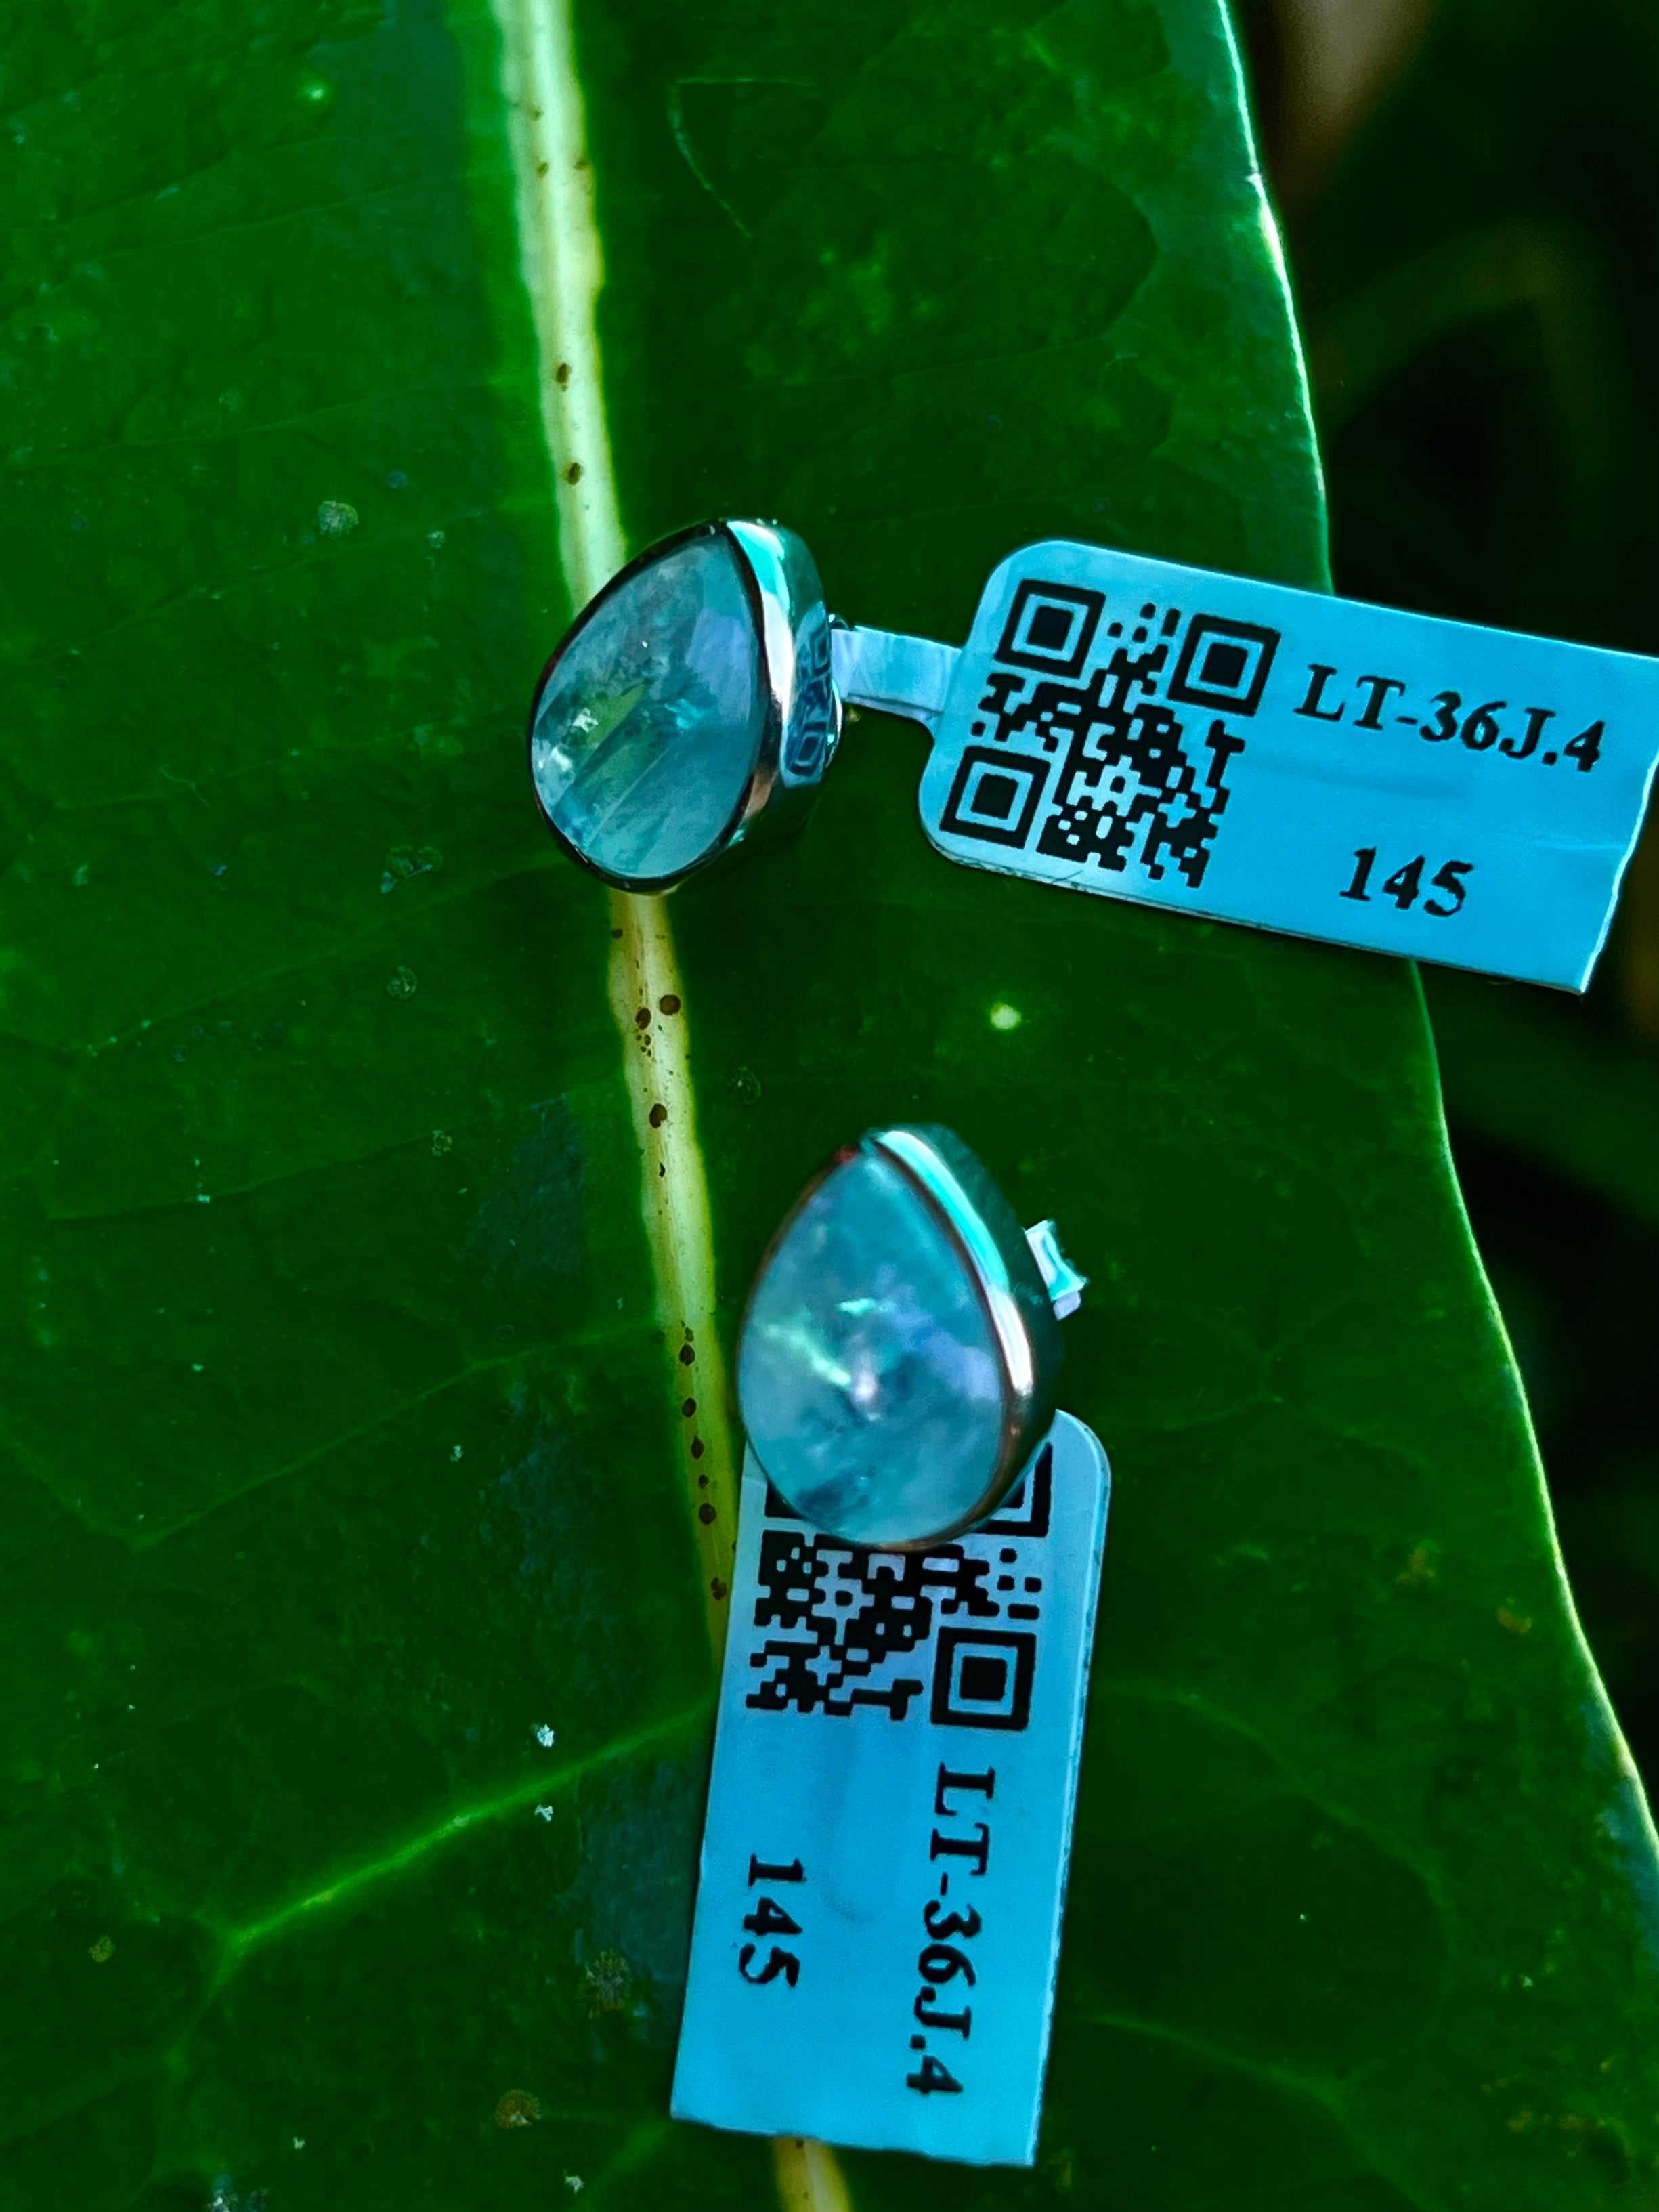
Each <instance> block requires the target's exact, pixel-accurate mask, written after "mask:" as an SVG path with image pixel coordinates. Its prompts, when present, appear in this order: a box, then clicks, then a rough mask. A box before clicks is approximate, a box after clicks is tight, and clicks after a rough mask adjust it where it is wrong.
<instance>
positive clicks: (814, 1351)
mask: <svg viewBox="0 0 1659 2212" xmlns="http://www.w3.org/2000/svg"><path fill="white" fill-rule="evenodd" d="M738 1400H739V1403H740V1407H741V1410H742V1415H743V1423H744V1429H745V1430H746V1431H747V1432H748V1437H749V1442H750V1446H751V1447H752V1449H753V1450H754V1453H755V1455H756V1457H757V1459H758V1460H759V1461H760V1463H761V1465H762V1466H763V1468H765V1470H766V1473H767V1474H768V1476H769V1478H770V1480H771V1481H772V1482H773V1483H774V1484H775V1486H776V1487H777V1488H778V1490H779V1491H781V1492H782V1494H783V1496H784V1497H785V1498H787V1500H788V1501H789V1503H790V1504H791V1505H793V1507H794V1508H795V1510H797V1511H798V1512H799V1513H801V1514H804V1515H805V1516H806V1518H807V1519H808V1520H811V1521H812V1522H816V1523H817V1526H818V1527H819V1528H825V1529H828V1530H829V1531H831V1532H832V1533H833V1534H836V1535H840V1536H845V1537H848V1538H849V1539H851V1540H852V1541H855V1542H858V1543H864V1544H884V1543H885V1544H898V1543H914V1542H915V1541H919V1540H921V1539H924V1538H926V1537H927V1536H929V1535H931V1534H935V1533H937V1532H939V1531H940V1530H945V1529H950V1528H959V1527H961V1526H962V1525H963V1523H965V1522H967V1521H968V1520H969V1518H971V1516H973V1514H974V1513H975V1511H976V1510H982V1508H983V1504H984V1500H985V1498H986V1493H987V1487H988V1486H989V1485H990V1483H991V1482H992V1480H993V1479H994V1475H995V1472H996V1469H997V1466H998V1462H999V1457H1000V1451H1001V1447H1002V1438H1003V1428H1004V1422H1005V1419H1006V1394H1005V1381H1004V1372H1003V1365H1002V1360H1001V1358H1000V1352H999V1350H998V1346H997V1341H996V1337H995V1334H994V1328H993V1326H992V1322H991V1320H990V1316H988V1314H987V1311H986V1309H985V1306H984V1304H983V1301H982V1299H981V1293H980V1290H979V1287H978V1285H977V1283H976V1282H975V1279H974V1277H973V1276H972V1275H971V1273H969V1268H968V1267H967V1266H966V1264H965V1263H964V1261H963V1258H962V1256H961V1255H960V1253H959V1251H958V1249H957V1246H956V1244H955V1243H953V1241H952V1239H951V1237H950V1235H949V1234H948V1232H947V1231H946V1230H945V1226H944V1224H943V1223H942V1221H941V1220H940V1219H939V1216H938V1214H937V1213H936V1212H934V1211H933V1208H932V1207H931V1206H929V1205H928V1203H927V1200H924V1199H923V1197H922V1196H921V1194H920V1192H919V1191H918V1190H917V1189H916V1188H915V1185H914V1183H912V1182H910V1181H909V1179H908V1177H907V1176H904V1175H902V1173H901V1172H900V1171H899V1170H897V1169H896V1168H895V1167H894V1166H893V1165H892V1164H890V1162H889V1161H888V1160H887V1159H886V1158H884V1157H883V1156H882V1155H881V1154H880V1153H879V1152H876V1151H873V1150H872V1149H867V1148H866V1149H861V1150H860V1151H859V1152H855V1153H854V1154H853V1155H852V1157H850V1158H848V1159H846V1160H844V1161H842V1163H841V1164H839V1165H838V1166H836V1167H835V1168H833V1169H832V1170H830V1172H829V1175H828V1176H825V1177H824V1179H823V1182H820V1183H819V1184H818V1185H817V1188H815V1189H814V1190H813V1191H811V1193H810V1194H809V1195H808V1197H807V1198H806V1200H805V1202H804V1204H803V1205H802V1206H801V1207H800V1209H799V1212H797V1214H796V1215H795V1217H794V1218H793V1221H792V1222H791V1223H790V1224H789V1225H788V1227H787V1229H786V1231H784V1234H783V1236H782V1237H781V1240H780V1242H779V1243H778V1244H777V1245H776V1247H775V1249H774V1251H773V1253H772V1256H771V1260H770V1262H769V1265H768V1267H767V1269H766V1272H765V1273H764V1274H763V1276H762V1278H761V1279H760V1281H759V1282H758V1283H757V1285H756V1287H755V1291H754V1294H753V1296H752V1297H751V1299H750V1306H749V1313H748V1316H747V1319H746V1321H745V1323H744V1335H743V1342H742V1346H741V1347H740V1350H739V1353H738Z"/></svg>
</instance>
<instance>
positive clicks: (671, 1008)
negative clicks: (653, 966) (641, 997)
mask: <svg viewBox="0 0 1659 2212" xmlns="http://www.w3.org/2000/svg"><path fill="white" fill-rule="evenodd" d="M679 1010H680V1002H679V1000H678V998H677V997H676V996H675V994H674V993H673V992H672V991H665V992H664V993H663V994H662V996H661V998H659V1000H658V1001H657V1011H658V1012H659V1013H663V1014H677V1013H678V1012H679Z"/></svg>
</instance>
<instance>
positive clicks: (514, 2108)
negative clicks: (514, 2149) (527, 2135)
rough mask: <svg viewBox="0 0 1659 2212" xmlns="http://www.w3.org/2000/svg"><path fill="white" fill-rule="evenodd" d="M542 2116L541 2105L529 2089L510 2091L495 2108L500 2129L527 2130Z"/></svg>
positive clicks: (497, 2124)
mask: <svg viewBox="0 0 1659 2212" xmlns="http://www.w3.org/2000/svg"><path fill="white" fill-rule="evenodd" d="M541 2116H542V2108H541V2105H540V2103H539V2101H538V2100H537V2099H536V2098H534V2097H532V2095H531V2093H530V2092H529V2090H528V2089H509V2090H508V2091H507V2094H506V2095H505V2096H504V2097H503V2098H502V2099H501V2103H500V2104H499V2105H497V2106H496V2107H495V2124H496V2126H497V2127H498V2128H527V2127H528V2126H529V2125H530V2124H531V2122H532V2120H538V2119H540V2118H541Z"/></svg>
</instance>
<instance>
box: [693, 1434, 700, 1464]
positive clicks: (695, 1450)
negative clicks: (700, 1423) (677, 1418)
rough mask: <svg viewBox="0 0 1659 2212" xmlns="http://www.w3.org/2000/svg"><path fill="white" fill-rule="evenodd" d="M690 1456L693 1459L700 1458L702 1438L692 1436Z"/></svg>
mask: <svg viewBox="0 0 1659 2212" xmlns="http://www.w3.org/2000/svg"><path fill="white" fill-rule="evenodd" d="M691 1456H692V1458H693V1459H701V1458H702V1437H692V1439H691Z"/></svg>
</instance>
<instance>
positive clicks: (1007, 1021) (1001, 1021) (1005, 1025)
mask: <svg viewBox="0 0 1659 2212" xmlns="http://www.w3.org/2000/svg"><path fill="white" fill-rule="evenodd" d="M1024 1018H1025V1017H1024V1014H1022V1013H1021V1012H1020V1011H1019V1008H1018V1006H1009V1005H1007V1004H1006V1002H1005V1001H1003V1000H999V1001H998V1002H997V1004H996V1005H995V1006H993V1007H992V1009H991V1027H992V1028H993V1029H994V1030H1017V1029H1018V1027H1019V1025H1020V1024H1021V1023H1022V1022H1023V1021H1024Z"/></svg>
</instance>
